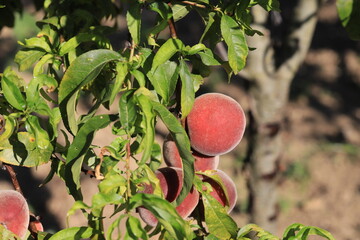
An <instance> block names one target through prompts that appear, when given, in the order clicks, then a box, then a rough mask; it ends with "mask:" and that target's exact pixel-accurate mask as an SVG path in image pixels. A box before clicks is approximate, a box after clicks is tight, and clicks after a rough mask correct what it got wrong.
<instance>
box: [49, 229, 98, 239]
mask: <svg viewBox="0 0 360 240" xmlns="http://www.w3.org/2000/svg"><path fill="white" fill-rule="evenodd" d="M97 233H98V231H97V230H95V229H93V228H91V227H71V228H66V229H63V230H60V231H59V232H57V233H55V234H54V235H52V236H51V237H50V238H49V240H74V239H85V238H90V237H91V236H92V235H94V234H97Z"/></svg>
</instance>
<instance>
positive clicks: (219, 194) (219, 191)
mask: <svg viewBox="0 0 360 240" xmlns="http://www.w3.org/2000/svg"><path fill="white" fill-rule="evenodd" d="M214 174H216V175H218V176H219V177H220V179H221V181H222V183H223V185H224V187H225V190H226V192H227V194H228V197H229V199H228V200H227V199H226V195H225V191H224V189H223V188H222V187H221V185H220V184H219V183H217V182H216V181H215V180H213V179H212V178H209V177H206V176H204V177H203V181H204V182H207V183H210V185H211V187H212V192H210V195H211V196H213V197H214V198H215V199H216V200H218V202H220V203H221V205H223V206H228V213H230V212H231V211H232V210H233V208H234V207H235V204H236V200H237V191H236V185H235V183H234V181H233V180H232V179H231V178H230V177H229V176H228V175H227V174H226V173H225V172H223V171H221V170H216V172H214Z"/></svg>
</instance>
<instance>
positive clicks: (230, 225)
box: [202, 192, 237, 239]
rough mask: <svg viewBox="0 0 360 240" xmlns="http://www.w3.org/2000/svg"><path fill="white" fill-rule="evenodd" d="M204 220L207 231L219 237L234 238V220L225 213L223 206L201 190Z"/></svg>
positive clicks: (235, 230) (235, 227) (235, 231)
mask: <svg viewBox="0 0 360 240" xmlns="http://www.w3.org/2000/svg"><path fill="white" fill-rule="evenodd" d="M202 200H203V203H204V210H205V222H206V226H207V227H208V229H209V232H210V233H212V234H214V235H215V236H216V237H218V238H220V239H230V238H232V239H235V237H236V234H237V225H236V222H235V221H234V220H233V219H232V218H231V217H230V216H229V215H228V214H227V213H226V210H225V209H224V207H223V206H222V205H221V204H220V203H219V202H218V201H217V200H216V199H215V198H214V197H212V196H211V195H210V194H209V193H206V192H202Z"/></svg>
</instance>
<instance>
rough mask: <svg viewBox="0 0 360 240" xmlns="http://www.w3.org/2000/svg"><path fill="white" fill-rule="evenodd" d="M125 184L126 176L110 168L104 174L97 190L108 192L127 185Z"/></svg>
mask: <svg viewBox="0 0 360 240" xmlns="http://www.w3.org/2000/svg"><path fill="white" fill-rule="evenodd" d="M126 184H127V180H126V178H125V177H124V176H122V175H120V174H119V173H117V172H116V171H114V170H112V171H110V172H109V173H108V174H106V175H105V178H104V180H102V181H101V182H100V183H99V190H100V192H102V193H105V194H109V193H111V192H113V191H116V190H118V188H121V187H125V186H127V185H126ZM120 192H121V191H120Z"/></svg>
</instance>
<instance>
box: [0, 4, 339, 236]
mask: <svg viewBox="0 0 360 240" xmlns="http://www.w3.org/2000/svg"><path fill="white" fill-rule="evenodd" d="M1 5H2V7H1V8H0V15H1V16H2V17H1V21H0V27H3V26H9V27H12V26H13V25H14V14H15V13H16V12H22V11H23V7H22V6H21V3H20V1H2V3H1ZM35 5H36V7H37V9H38V10H39V11H40V10H41V11H43V12H44V17H43V19H42V20H40V21H38V22H37V26H38V27H39V31H38V33H37V35H36V36H34V37H32V38H29V39H25V41H23V42H20V43H19V44H21V46H22V48H21V49H20V50H19V51H18V52H17V54H16V56H15V59H14V60H15V62H16V63H17V64H18V66H19V70H20V71H31V72H32V76H33V78H32V79H31V81H29V82H26V81H25V80H24V79H22V78H21V77H20V76H19V75H18V74H17V73H16V71H15V70H14V69H12V68H11V67H8V68H6V69H5V70H4V72H3V73H2V74H1V89H0V107H1V109H0V114H1V119H0V120H1V121H0V123H1V135H0V161H1V162H3V163H5V164H9V165H16V166H23V167H36V166H38V165H41V164H45V163H48V162H50V164H51V172H50V173H49V175H48V177H47V178H46V179H45V180H44V184H46V183H47V182H49V181H51V179H52V178H53V177H54V176H58V177H60V178H61V179H63V181H64V182H65V184H66V186H67V189H68V192H69V194H71V195H72V197H73V198H74V199H75V200H76V201H75V204H74V205H73V207H72V208H71V209H70V210H69V212H68V215H69V216H71V215H72V214H73V213H74V212H75V211H77V210H81V211H82V212H83V214H84V215H85V216H86V218H87V219H88V225H87V226H83V227H69V228H67V229H63V230H61V231H59V232H57V233H55V234H50V233H46V232H39V233H38V234H37V235H36V234H35V233H34V232H32V233H31V234H30V233H29V234H30V235H29V239H33V238H36V237H37V238H38V239H51V240H54V239H81V238H91V239H104V238H106V239H116V238H123V239H148V238H149V237H150V236H156V235H158V236H159V238H163V239H249V237H248V236H249V235H248V234H249V233H250V232H254V233H255V235H258V236H259V237H260V239H278V238H276V237H274V236H273V235H271V234H270V233H268V232H266V231H264V230H263V229H261V228H260V227H258V226H256V225H247V226H244V227H240V226H237V223H236V222H235V221H234V220H233V219H232V218H231V217H230V216H229V215H228V214H227V212H226V209H225V208H224V207H222V206H221V205H220V204H219V203H218V202H216V201H214V200H213V198H212V197H211V196H210V195H209V194H208V193H207V192H206V191H204V190H203V187H202V184H203V182H202V181H201V180H199V177H198V176H196V175H195V172H194V164H193V163H194V159H193V156H192V155H191V151H190V142H189V139H188V136H187V133H186V131H185V129H184V119H185V118H186V116H187V115H188V114H189V112H190V111H191V109H192V106H193V103H194V99H195V94H196V92H197V91H198V89H199V88H200V86H201V85H202V83H203V79H204V78H206V77H207V76H209V74H210V72H211V70H212V67H213V66H221V67H223V68H224V69H225V70H226V72H227V73H228V75H229V78H230V77H231V75H232V74H237V73H238V72H239V71H240V70H241V69H242V68H243V67H244V66H245V63H246V57H247V54H248V51H249V48H248V45H247V43H246V38H245V36H246V35H253V34H261V33H260V32H258V31H256V30H255V29H252V28H251V27H250V23H251V14H250V9H251V8H252V7H253V6H255V5H260V6H261V7H262V8H264V9H265V10H266V11H273V10H278V9H279V3H278V2H277V1H276V0H242V1H226V0H222V1H209V0H192V1H175V0H171V1H154V0H149V1H146V0H139V1H121V2H120V3H116V4H115V3H114V2H113V1H111V0H102V1H96V0H88V1H83V0H62V1H58V0H45V1H43V2H42V1H36V2H35ZM189 12H195V13H196V14H198V15H199V16H200V17H201V19H202V20H203V24H204V25H203V32H202V33H201V34H200V36H201V37H200V39H197V40H195V41H197V42H198V43H197V44H195V45H192V46H188V45H186V44H185V43H184V42H183V41H182V40H181V39H180V38H178V36H177V32H176V25H177V24H182V23H181V21H180V20H181V19H182V18H184V17H186V16H187V14H188V13H189ZM5 14H6V16H7V17H3V16H5ZM119 16H123V17H124V18H125V19H126V27H127V28H126V29H127V32H128V36H129V38H128V42H127V43H128V44H125V47H124V48H123V49H113V45H114V43H113V42H112V41H111V40H110V36H112V34H114V33H117V32H119V31H120V30H119V29H121V28H122V27H123V26H119V25H118V24H117V21H115V20H114V19H116V18H118V17H119ZM145 18H146V21H145V20H144V19H145ZM105 22H106V24H104V23H105ZM167 29H170V30H169V31H170V34H165V33H164V32H166V30H167ZM219 42H224V43H225V44H226V46H227V59H222V58H220V57H219V56H217V55H216V54H215V52H214V50H215V47H216V44H217V43H219ZM119 93H120V94H119ZM84 97H87V98H90V99H91V107H90V108H89V109H88V112H86V113H83V114H78V112H77V106H78V103H79V100H80V99H81V98H84ZM114 106H115V109H117V111H116V113H114V112H111V111H110V110H109V109H110V107H114ZM100 107H105V109H108V110H109V111H108V112H107V113H105V114H98V110H99V108H100ZM158 121H162V122H163V123H164V124H165V126H166V127H167V129H168V131H169V133H170V135H171V136H172V138H173V139H174V141H175V142H176V145H177V147H178V149H179V153H180V155H181V158H182V161H183V170H184V178H183V188H182V190H181V193H180V195H179V197H178V198H177V199H176V203H175V204H170V203H169V202H167V201H166V200H164V199H163V198H162V196H161V194H144V193H139V191H141V189H142V186H143V184H145V183H146V184H151V185H152V186H153V187H154V188H155V189H158V188H159V186H158V184H159V183H158V180H157V178H156V177H155V174H154V171H155V170H156V169H158V168H159V167H160V165H161V163H162V153H161V147H160V145H159V144H158V143H157V142H156V141H155V125H156V123H157V122H158ZM61 123H62V124H61ZM62 125H63V126H64V128H62V127H60V126H62ZM106 127H111V128H112V134H113V136H112V139H113V141H112V142H111V144H110V145H108V146H96V145H94V144H93V143H92V142H93V139H95V138H96V133H97V131H98V130H100V129H102V128H106ZM59 139H64V140H63V141H59ZM120 165H122V166H124V167H119V166H120ZM131 165H132V166H133V165H135V168H134V167H131ZM84 172H87V173H90V174H91V175H93V176H94V177H95V178H96V180H98V181H99V184H98V190H99V191H98V193H96V194H95V195H94V196H92V201H91V203H85V202H83V194H82V186H81V181H80V176H81V175H82V174H83V173H84ZM204 174H206V173H204ZM96 180H94V181H96ZM215 180H216V181H218V180H217V179H215ZM193 185H195V187H196V189H198V191H199V192H201V194H202V196H203V198H207V199H208V200H207V201H204V204H205V206H204V209H205V221H204V223H202V222H201V220H199V219H198V221H196V220H193V221H186V220H184V219H182V218H181V217H180V216H179V215H178V213H177V212H176V211H175V205H176V204H179V203H181V202H182V200H183V199H184V198H185V196H186V195H187V193H188V192H189V191H190V189H191V187H192V186H193ZM155 193H159V191H156V190H155ZM105 206H113V213H114V216H113V217H111V222H112V224H111V225H110V226H109V228H108V229H104V226H103V218H104V216H103V209H104V207H105ZM139 206H145V207H146V208H148V209H149V210H150V211H151V212H152V213H153V214H154V215H155V216H156V217H157V218H158V220H159V225H158V226H157V227H156V228H155V229H150V228H143V227H142V223H141V220H140V219H139V218H138V217H137V215H136V213H135V212H136V208H137V207H139ZM119 212H122V213H123V214H120V215H119V214H116V213H119ZM195 218H196V216H195ZM121 224H122V225H124V226H126V231H124V232H119V236H118V237H116V236H115V232H116V231H115V230H118V227H119V226H120V225H121ZM0 229H1V230H0V236H3V237H4V236H5V238H9V239H11V238H12V237H13V236H11V235H12V234H11V233H10V232H8V231H6V230H5V229H4V228H3V226H2V225H1V224H0ZM311 234H317V235H320V236H323V237H324V238H326V239H333V237H332V236H331V235H330V234H329V233H327V232H326V231H324V230H321V229H319V228H316V227H306V226H303V225H301V224H294V225H291V226H289V228H288V229H287V230H286V232H285V233H284V237H283V239H305V238H306V237H307V236H308V235H311Z"/></svg>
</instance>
